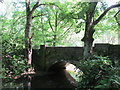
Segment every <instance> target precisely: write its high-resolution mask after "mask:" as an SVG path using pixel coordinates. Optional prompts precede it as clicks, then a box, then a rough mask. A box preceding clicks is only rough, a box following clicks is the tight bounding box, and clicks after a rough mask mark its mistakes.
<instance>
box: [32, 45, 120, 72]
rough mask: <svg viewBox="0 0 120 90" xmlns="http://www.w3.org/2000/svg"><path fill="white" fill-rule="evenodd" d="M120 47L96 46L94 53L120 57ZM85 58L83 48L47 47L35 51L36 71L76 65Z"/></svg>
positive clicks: (34, 62)
mask: <svg viewBox="0 0 120 90" xmlns="http://www.w3.org/2000/svg"><path fill="white" fill-rule="evenodd" d="M119 50H120V45H111V44H108V43H107V44H103V43H102V44H100V43H99V44H95V46H94V47H93V51H94V52H96V53H97V54H98V55H103V56H111V57H119V56H120V52H119ZM82 58H83V47H46V46H45V45H41V46H40V49H33V64H34V67H35V69H36V70H42V71H45V70H47V69H48V68H49V67H50V66H52V65H53V64H54V63H56V62H59V61H66V62H69V63H72V64H74V65H75V63H76V62H78V61H79V60H81V59H82Z"/></svg>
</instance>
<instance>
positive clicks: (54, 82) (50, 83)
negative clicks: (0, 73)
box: [3, 71, 76, 90]
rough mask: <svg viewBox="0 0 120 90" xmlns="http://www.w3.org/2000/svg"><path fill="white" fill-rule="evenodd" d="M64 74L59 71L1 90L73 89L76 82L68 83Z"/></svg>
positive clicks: (16, 83) (13, 83) (19, 82)
mask: <svg viewBox="0 0 120 90" xmlns="http://www.w3.org/2000/svg"><path fill="white" fill-rule="evenodd" d="M65 73H66V72H65V71H64V72H63V71H60V72H56V73H52V74H46V75H36V76H34V77H32V78H31V81H27V80H26V79H24V80H22V81H17V82H11V83H7V84H6V85H3V86H4V87H3V90H9V89H10V88H11V90H13V88H14V90H36V89H39V90H41V88H69V89H70V88H71V89H74V88H75V86H76V82H74V81H70V80H69V77H66V74H65ZM70 78H71V77H70ZM7 88H9V89H7Z"/></svg>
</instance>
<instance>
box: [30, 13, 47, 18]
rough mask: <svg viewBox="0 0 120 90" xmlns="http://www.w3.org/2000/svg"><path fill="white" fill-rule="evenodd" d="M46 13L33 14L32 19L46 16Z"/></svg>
mask: <svg viewBox="0 0 120 90" xmlns="http://www.w3.org/2000/svg"><path fill="white" fill-rule="evenodd" d="M45 15H47V14H40V15H39V14H38V15H36V16H32V19H33V18H35V17H40V16H45Z"/></svg>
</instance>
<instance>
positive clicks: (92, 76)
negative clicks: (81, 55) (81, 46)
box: [77, 56, 120, 88]
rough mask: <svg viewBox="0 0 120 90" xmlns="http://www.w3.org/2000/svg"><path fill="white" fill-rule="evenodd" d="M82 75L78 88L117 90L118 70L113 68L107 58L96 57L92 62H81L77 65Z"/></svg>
mask: <svg viewBox="0 0 120 90" xmlns="http://www.w3.org/2000/svg"><path fill="white" fill-rule="evenodd" d="M77 66H78V67H79V68H80V69H81V70H82V71H83V73H84V75H83V77H82V81H81V82H79V86H78V88H115V87H117V88H119V87H120V76H119V75H118V74H117V71H119V70H120V68H117V69H116V67H113V66H112V61H111V60H110V59H109V58H108V57H102V56H97V58H96V59H92V60H87V61H84V60H81V61H80V63H79V64H78V65H77Z"/></svg>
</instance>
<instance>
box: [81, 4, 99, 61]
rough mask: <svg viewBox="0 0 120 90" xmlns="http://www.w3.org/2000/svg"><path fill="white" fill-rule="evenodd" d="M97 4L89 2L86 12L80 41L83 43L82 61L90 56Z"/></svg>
mask: <svg viewBox="0 0 120 90" xmlns="http://www.w3.org/2000/svg"><path fill="white" fill-rule="evenodd" d="M96 5H97V2H90V3H89V7H88V11H87V12H86V23H85V34H84V37H83V39H82V41H83V42H84V53H83V55H84V59H88V58H89V57H91V55H92V44H93V41H94V39H93V34H94V31H95V30H94V25H92V23H93V21H94V11H95V8H96Z"/></svg>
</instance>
